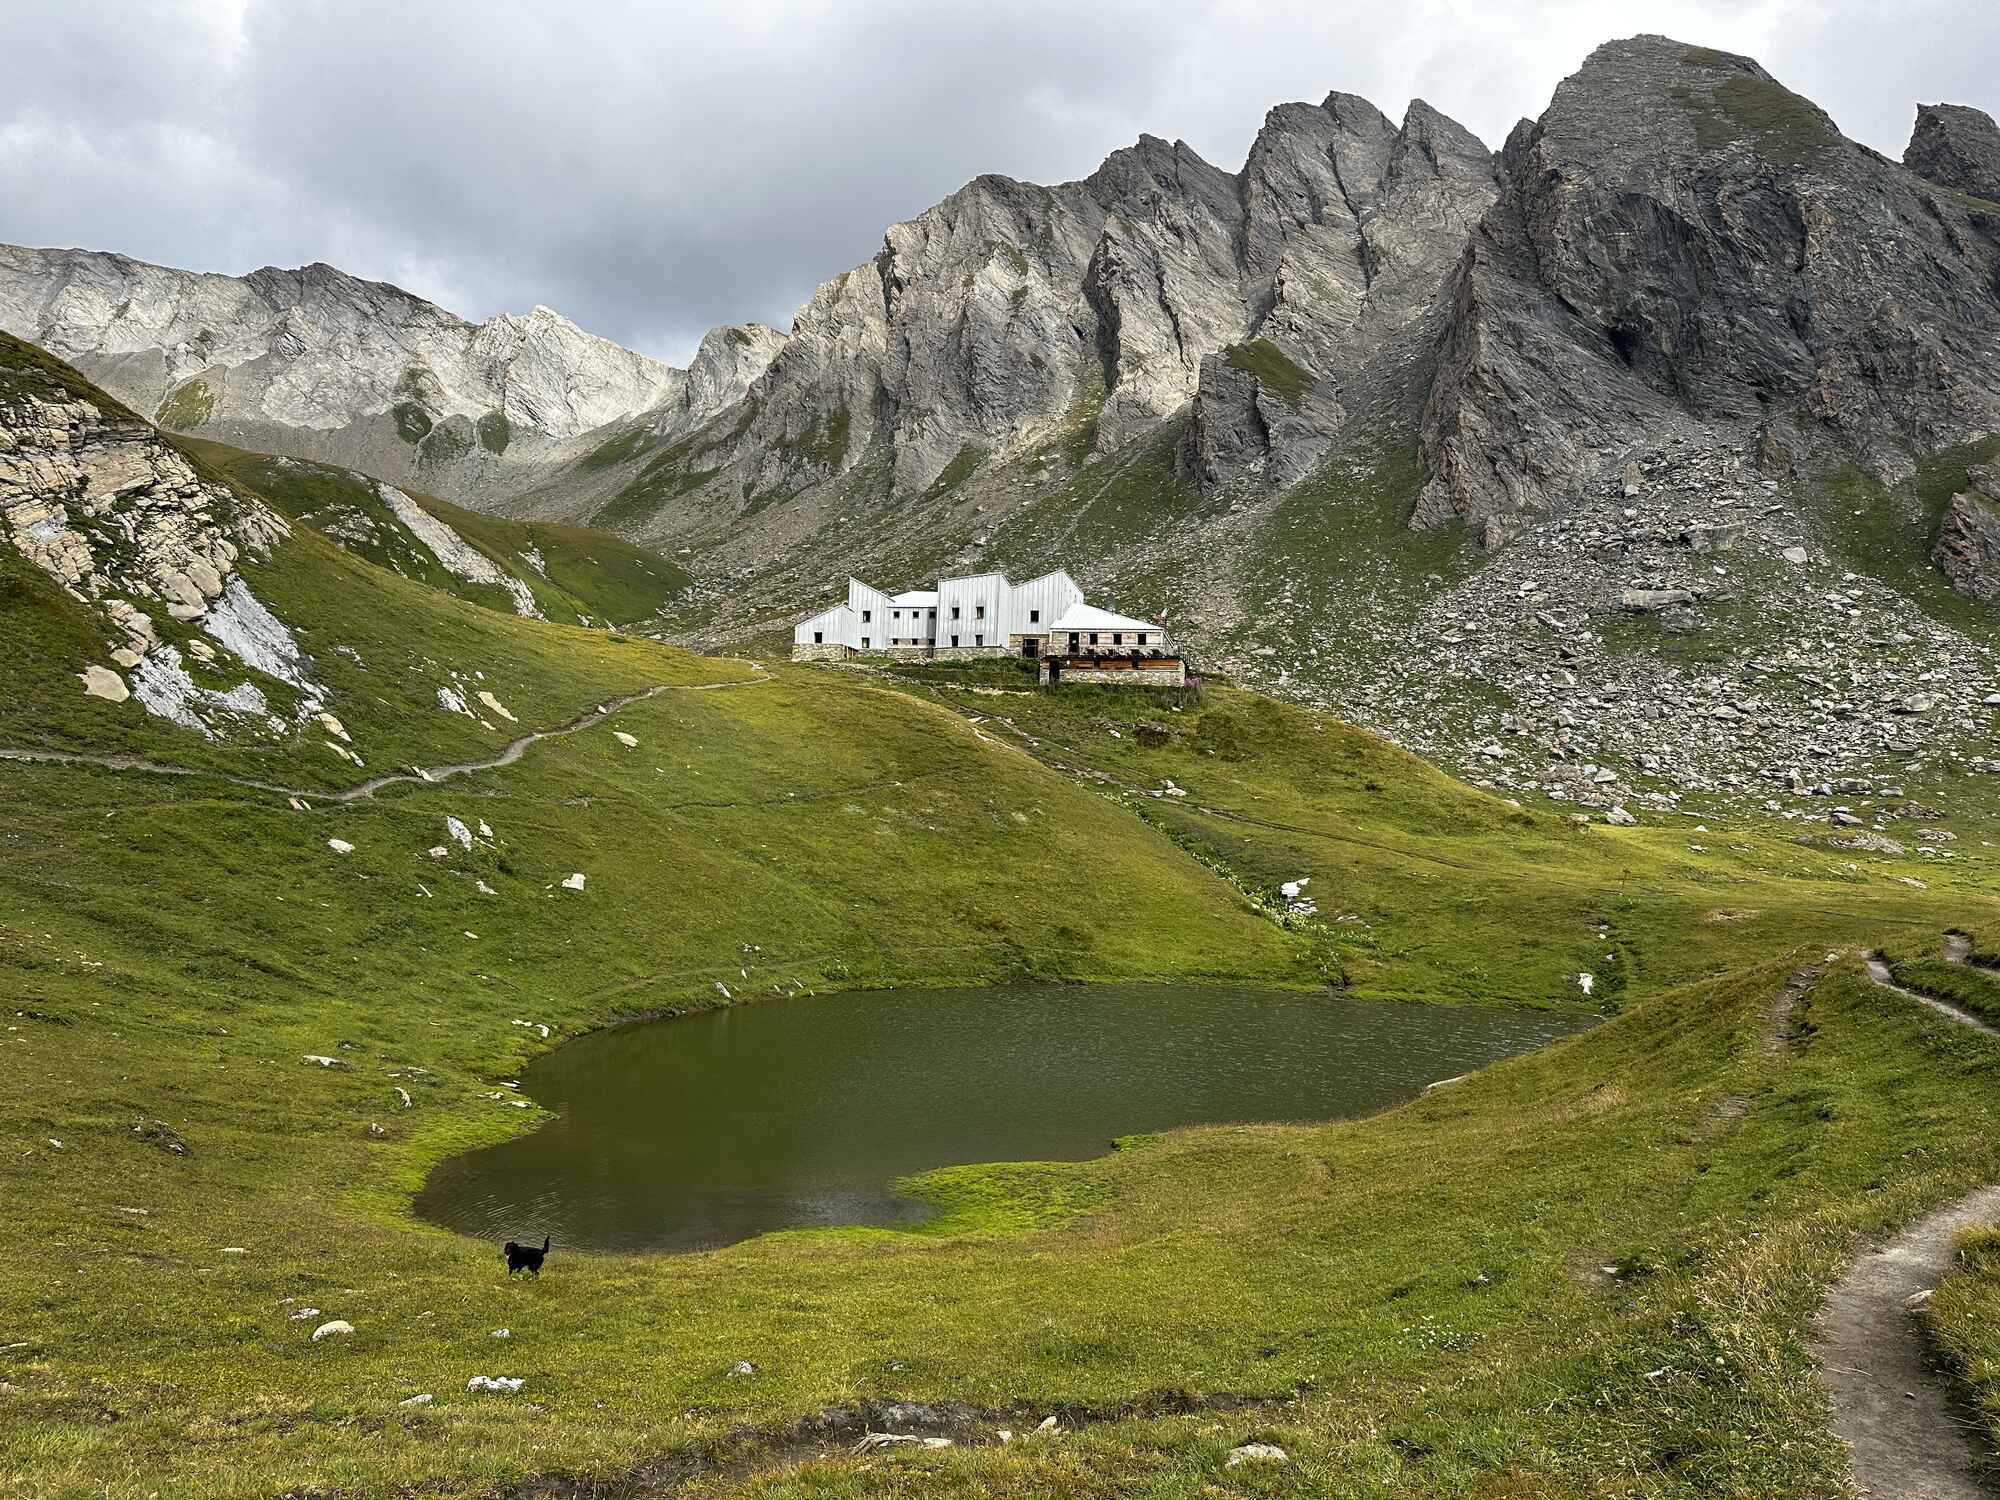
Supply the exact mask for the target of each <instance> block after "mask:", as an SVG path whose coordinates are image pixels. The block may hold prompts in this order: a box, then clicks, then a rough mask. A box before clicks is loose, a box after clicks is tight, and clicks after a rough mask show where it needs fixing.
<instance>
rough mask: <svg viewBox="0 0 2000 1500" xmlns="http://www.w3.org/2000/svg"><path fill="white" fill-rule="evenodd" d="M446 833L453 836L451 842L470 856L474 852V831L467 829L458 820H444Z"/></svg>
mask: <svg viewBox="0 0 2000 1500" xmlns="http://www.w3.org/2000/svg"><path fill="white" fill-rule="evenodd" d="M444 831H445V832H446V833H448V834H450V835H451V841H452V842H453V843H454V844H456V845H458V847H459V848H461V849H463V850H465V851H466V852H467V853H468V854H469V853H471V852H472V830H471V829H470V828H467V827H466V826H465V825H464V824H463V823H461V822H459V821H458V819H456V818H446V819H445V820H444Z"/></svg>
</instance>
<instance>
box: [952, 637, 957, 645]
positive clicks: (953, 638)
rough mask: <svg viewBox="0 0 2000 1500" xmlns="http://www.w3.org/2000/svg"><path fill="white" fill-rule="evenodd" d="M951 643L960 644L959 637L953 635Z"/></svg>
mask: <svg viewBox="0 0 2000 1500" xmlns="http://www.w3.org/2000/svg"><path fill="white" fill-rule="evenodd" d="M951 643H952V645H954V646H956V645H957V644H958V637H957V636H953V637H952V638H951Z"/></svg>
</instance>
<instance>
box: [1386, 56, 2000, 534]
mask: <svg viewBox="0 0 2000 1500" xmlns="http://www.w3.org/2000/svg"><path fill="white" fill-rule="evenodd" d="M1501 176H1502V180H1503V184H1504V186H1503V189H1502V193H1501V197H1500V199H1499V201H1498V202H1497V203H1496V204H1495V206H1494V208H1493V209H1492V211H1491V212H1490V213H1489V214H1488V215H1487V216H1486V218H1485V219H1484V220H1483V221H1482V222H1481V224H1480V225H1479V227H1478V229H1477V231H1476V232H1475V233H1474V234H1473V235H1472V237H1471V240H1470V243H1469V244H1468V246H1467V249H1466V252H1465V256H1464V259H1463V261H1462V262H1461V264H1460V266H1459V268H1458V271H1457V274H1456V276H1455V279H1454V283H1453V290H1452V297H1453V309H1452V316H1451V323H1450V327H1449V330H1448V332H1447V333H1446V335H1445V342H1444V348H1443V352H1442V358H1441V361H1440V365H1439V369H1438V374H1437V378H1436V381H1435V383H1434V385H1433V388H1432V390H1431V393H1430V397H1429V401H1428V404H1427V407H1426V410H1425V414H1424V421H1423V429H1422V435H1421V446H1422V454H1423V458H1424V461H1425V467H1426V470H1427V476H1428V477H1427V483H1426V487H1425V489H1424V492H1423V495H1422V499H1421V503H1420V505H1419V508H1418V518H1419V520H1420V521H1421V522H1424V523H1426V524H1438V523H1442V522H1444V521H1446V520H1450V519H1455V518H1456V519H1463V520H1465V521H1467V522H1468V523H1470V524H1471V526H1472V527H1473V528H1474V530H1475V532H1476V534H1478V535H1479V536H1480V537H1481V538H1482V539H1483V540H1484V541H1486V542H1487V543H1488V544H1489V545H1492V544H1496V543H1499V542H1502V541H1504V540H1506V539H1507V538H1508V537H1509V536H1510V535H1512V534H1513V533H1514V532H1515V531H1516V530H1518V529H1519V527H1520V526H1521V524H1522V522H1523V519H1524V517H1526V516H1528V515H1530V514H1532V513H1534V512H1538V511H1541V510H1546V509H1548V508H1549V507H1551V506H1554V505H1557V504H1559V503H1561V502H1562V501H1563V500H1564V499H1565V498H1566V497H1569V496H1571V495H1573V494H1575V493H1576V491H1577V489H1578V487H1579V485H1580V484H1582V483H1583V482H1584V481H1585V480H1586V479H1588V478H1590V477H1592V476H1593V475H1594V473H1595V470H1596V466H1597V465H1598V463H1599V462H1600V461H1602V460H1605V459H1609V458H1615V457H1616V456H1617V455H1618V453H1619V451H1620V450H1621V449H1623V448H1626V447H1629V446H1634V445H1637V444H1640V443H1642V442H1644V441H1649V440H1651V439H1653V438H1656V437H1657V435H1658V434H1659V433H1661V432H1663V431H1671V430H1675V429H1676V428H1679V427H1682V426H1685V425H1686V424H1687V423H1688V422H1689V421H1700V422H1706V423H1717V422H1721V423H1726V424H1730V425H1733V426H1735V427H1737V428H1739V429H1740V430H1741V431H1742V433H1743V441H1744V443H1745V446H1746V447H1748V446H1750V445H1751V444H1752V443H1753V442H1754V440H1755V439H1756V437H1757V435H1758V434H1759V433H1760V432H1761V431H1763V430H1766V429H1768V428H1769V427H1771V426H1773V425H1778V424H1784V425H1787V426H1791V427H1793V428H1795V429H1796V435H1797V438H1798V441H1799V442H1800V443H1802V444H1803V445H1804V446H1805V448H1806V449H1807V450H1808V451H1810V450H1814V449H1817V450H1822V451H1823V452H1824V453H1825V454H1828V455H1831V454H1838V455H1841V456H1843V457H1846V458H1850V459H1854V460H1858V461H1860V462H1861V463H1863V464H1864V465H1865V466H1867V467H1869V468H1870V469H1872V470H1874V471H1875V472H1876V473H1877V474H1879V475H1880V476H1882V477H1884V478H1897V477H1900V476H1901V475H1903V474H1905V473H1907V472H1908V468H1909V457H1908V455H1909V454H1910V453H1911V452H1920V451H1925V450H1931V449H1936V448H1939V447H1943V446H1946V445H1949V444H1952V443H1956V442H1962V441H1965V440H1967V439H1969V438H1972V437H1976V436H1980V435H1983V434H1984V433H1986V432H1990V431H1993V430H1995V429H1996V428H2000V365H1996V363H1995V361H1994V360H1993V359H1992V355H1991V351H1992V348H1993V340H1994V338H1995V336H1996V334H1997V333H2000V235H1995V234H1993V233H1991V232H1989V231H1988V230H1986V229H1984V228H1982V227H1981V225H1980V224H1978V223H1975V222H1974V218H1975V216H1976V211H1975V210H1974V209H1972V208H1969V207H1968V206H1967V204H1966V203H1965V202H1964V201H1963V200H1962V199H1961V198H1958V197H1955V196H1951V195H1945V194H1940V193H1939V192H1937V191H1936V190H1934V189H1933V188H1932V187H1930V186H1929V185H1928V184H1926V183H1924V182H1922V181H1921V180H1919V179H1917V178H1915V177H1913V176H1912V175H1911V174H1910V173H1909V172H1906V171H1904V170H1902V169H1901V168H1899V167H1897V166H1895V165H1894V164H1893V163H1890V162H1887V161H1884V160H1883V159H1882V158H1881V157H1879V156H1877V155H1875V154H1874V153H1873V152H1871V151H1868V150H1867V149H1866V148H1864V147H1861V146H1857V145H1855V144H1854V143H1853V142H1851V141H1849V140H1847V139H1845V138H1844V137H1843V136H1842V135H1841V134H1840V132H1839V131H1838V130H1837V129H1836V128H1835V126H1834V124H1833V122H1832V121H1831V120H1830V119H1828V118H1827V116H1826V115H1825V114H1824V113H1823V112H1822V111H1820V110H1819V109H1818V108H1817V107H1815V106H1814V105H1813V104H1811V103H1810V102H1808V101H1807V100H1805V99H1802V98H1800V97H1799V96H1798V95H1796V94H1793V93H1791V92H1790V91H1788V90H1787V89H1785V88H1784V86H1783V85H1782V84H1780V83H1778V82H1777V81H1776V80H1775V79H1774V78H1772V77H1771V76H1770V75H1769V74H1768V73H1766V72H1765V71H1764V70H1763V69H1762V68H1760V67H1759V66H1758V65H1757V64H1756V63H1754V62H1752V61H1751V60H1750V59H1748V58H1743V57H1735V56H1732V55H1729V54H1727V53H1720V52H1714V51H1710V50H1708V49H1705V48H1699V47H1689V46H1686V45H1683V44H1681V43H1679V42H1673V41H1669V40H1667V39H1666V38H1664V37H1638V38H1634V39H1632V40H1630V41H1623V42H1613V43H1609V44H1607V45H1606V46H1604V47H1601V48H1599V49H1598V50H1597V51H1596V52H1595V53H1593V54H1592V56H1591V57H1590V59H1589V60H1588V61H1587V62H1586V63H1585V65H1584V67H1583V68H1582V70H1581V71H1579V72H1578V73H1576V74H1575V75H1573V76H1572V77H1570V78H1568V79H1566V80H1565V81H1564V82H1563V84H1562V85H1561V86H1560V87H1559V88H1558V89H1557V91H1556V95H1555V99H1554V101H1553V102H1552V103H1551V104H1550V106H1549V109H1548V110H1547V112H1546V113H1545V114H1543V116H1542V117H1541V119H1540V120H1538V121H1536V122H1534V123H1533V124H1528V123H1525V122H1524V123H1523V124H1522V125H1521V126H1520V127H1517V129H1516V130H1515V132H1514V134H1513V136H1512V137H1511V138H1510V140H1509V141H1508V144H1507V147H1506V150H1505V152H1504V153H1503V162H1502V170H1501Z"/></svg>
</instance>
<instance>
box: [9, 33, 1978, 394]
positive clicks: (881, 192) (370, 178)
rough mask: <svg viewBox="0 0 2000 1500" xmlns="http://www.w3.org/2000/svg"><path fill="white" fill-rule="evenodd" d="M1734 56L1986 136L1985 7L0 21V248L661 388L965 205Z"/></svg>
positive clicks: (1876, 108)
mask: <svg viewBox="0 0 2000 1500" xmlns="http://www.w3.org/2000/svg"><path fill="white" fill-rule="evenodd" d="M1639 31H1660V32H1665V33H1667V34H1669V35H1673V36H1678V37H1680V38H1682V39H1684V40H1687V41H1691V42H1700V43H1703V44H1706V45H1709V46H1714V47H1722V48H1726V49H1728V50H1731V51H1737V52H1747V53H1750V54H1752V55H1753V56H1755V57H1757V58H1758V59H1759V60H1760V61H1762V62H1763V63H1764V65H1765V66H1766V67H1768V68H1769V69H1770V70H1771V71H1772V72H1773V73H1775V74H1776V75H1777V76H1778V77H1779V78H1780V79H1781V80H1783V81H1784V82H1785V83H1786V84H1788V85H1789V86H1790V87H1792V88H1794V89H1796V90H1798V91H1799V92H1801V93H1804V94H1807V95H1809V96H1810V97H1812V98H1813V99H1815V100H1816V101H1817V102H1818V103H1820V104H1821V105H1823V106H1824V107H1825V108H1826V109H1827V110H1828V111H1829V112H1830V113H1831V114H1832V115H1833V117H1834V118H1835V119H1836V120H1837V121H1838V122H1839V123H1840V125H1841V127H1842V128H1843V129H1844V130H1845V131H1846V132H1847V133H1848V134H1849V135H1851V136H1853V137H1855V138H1856V139H1858V140H1861V141H1864V142H1866V143H1867V144H1869V145H1871V146H1874V147H1875V148H1876V149H1877V150H1880V151H1882V152H1885V153H1886V154H1888V155H1891V156H1900V155H1901V154H1902V149H1903V145H1904V142H1905V141H1906V139H1907V138H1908V135H1909V128H1910V121H1911V117H1912V113H1913V111H1914V108H1915V105H1916V104H1917V103H1918V102H1919V101H1924V102H1934V101H1937V100H1940V99H1942V100H1949V101H1952V102H1957V103H1968V104H1976V105H1978V106H1980V107H1981V108H1983V109H1985V110H1987V111H1988V112H1990V113H2000V0H1656V3H1651V4H1642V3H1632V0H1404V3H1397V0H1359V3H1357V0H1093V3H1091V4H1089V5H1079V4H1077V3H1076V0H1005V3H999V0H981V3H960V0H848V3H844V4H843V3H838V0H596V3H586V0H578V3H576V4H573V5H564V4H551V3H549V0H532V3H516V0H323V3H322V0H0V58H4V59H5V60H6V62H5V87H4V90H0V240H5V241H11V242H14V243H23V244H31V245H81V246H86V247H89V248H92V249H107V250H118V251H122V252H124V253H126V254H128V255H134V256H138V257H139V258H141V259H145V260H154V261H161V262H164V263H166V264H169V265H177V266H186V267H191V268H196V269H201V270H217V271H228V272H231V273H234V274H241V273H243V272H246V271H249V270H252V269H254V268H256V267H257V266H260V265H265V264H278V265H286V266H292V265H301V264H304V263H306V262H309V261H315V260H324V261H330V262H332V263H333V264H335V265H337V266H340V267H341V268H342V269H344V270H347V271H351V272H353V273H355V274H356V275H360V276H367V277H371V278H375V279H380V280H385V281H393V282H395V283H397V284H399V285H401V286H404V287H407V288H409V289H411V290H412V291H415V292H418V293H420V294H421V295H423V296H426V297H430V298H432V299H434V300H436V301H438V302H440V303H442V304H444V305H445V306H447V307H449V308H451V309H453V310H454V311H457V312H460V313H463V314H465V315H466V316H468V317H474V318H483V317H486V316H488V315H490V314H492V313H494V312H499V311H505V310H512V311H525V310H526V309H527V308H528V307H530V306H532V305H533V304H535V303H537V302H544V303H547V304H548V305H550V306H552V307H555V308H557V309H559V310H560V311H562V312H565V313H567V314H569V315H570V316H571V317H573V318H575V319H576V320H577V321H578V322H580V323H582V324H583V325H584V326H585V327H586V328H589V329H591V330H592V331H593V332H596V333H601V334H604V335H605V336H606V337H609V338H613V339H617V340H618V341H620V342H621V343H625V344H629V345H632V346H634V347H636V348H640V349H644V350H646V351H647V352H649V353H653V354H657V355H659V356H660V357H662V358H665V359H671V360H673V361H675V362H676V363H679V362H681V361H683V360H684V359H685V358H686V356H687V355H688V353H689V352H690V351H691V350H692V348H693V346H694V343H695V341H696V340H697V339H698V338H699V337H700V335H701V333H702V331H703V330H704V329H706V328H708V327H709V326H711V325H713V324H716V323H722V322H737V321H745V320H750V319H759V320H762V321H765V322H770V323H774V324H776V325H778V326H779V327H785V326H788V325H789V323H790V320H791V316H792V313H793V312H794V311H795V310H796V309H797V308H798V306H799V305H800V304H801V303H802V302H803V301H804V300H805V299H806V298H807V296H809V295H810V293H811V291H812V288H813V287H814V286H815V285H817V284H818V283H819V282H821V281H823V280H825V279H827V278H828V277H830V276H833V275H836V274H838V273H839V272H840V271H842V270H844V269H846V268H847V267H848V266H851V265H854V264H856V263H858V262H860V261H862V260H865V259H866V258H868V257H869V256H871V255H872V254H874V252H875V250H876V249H877V247H878V246H879V244H880V242H881V235H882V230H883V229H884V228H885V227H886V226H887V225H888V224H890V223H892V222H894V221H895V220H897V219H903V218H908V217H910V216H911V215H913V214H916V213H919V212H921V211H922V210H923V209H924V208H925V207H927V206H928V205H929V204H931V203H933V202H935V201H936V200H937V199H938V198H940V197H942V196H943V195H945V194H946V193H948V192H950V191H951V190H952V189H954V188H956V187H957V186H959V185H960V184H961V183H963V182H964V181H965V180H966V179H967V178H969V177H972V176H974V175H977V174H978V173H981V172H1001V173H1005V174H1007V175H1009V176H1014V177H1021V178H1027V179H1030V180H1034V181H1043V182H1053V181H1060V180H1064V179H1067V178H1072V177H1079V176H1082V175H1084V174H1086V173H1088V172H1089V171H1090V170H1091V169H1092V168H1093V167H1095V166H1096V164H1097V163H1098V162H1099V161H1100V160H1101V159H1102V158H1103V156H1104V155H1105V154H1106V153H1107V152H1108V151H1111V150H1113V149H1115V148H1116V147H1118V146H1120V145H1124V144H1126V143H1128V142H1130V141H1131V140H1132V139H1133V138H1134V137H1136V136H1137V135H1138V134H1139V133H1140V132H1141V131H1149V132H1151V133H1152V134H1154V135H1160V136H1165V137H1167V138H1168V139H1174V138H1176V137H1178V138H1180V139H1184V140H1186V141H1187V142H1188V143H1189V144H1190V145H1192V146H1193V147H1194V148H1195V149H1196V150H1197V151H1199V152H1200V153H1201V154H1202V155H1203V156H1204V157H1206V158H1208V159H1209V160H1210V161H1212V162H1215V163H1217V164H1218V165H1221V166H1224V167H1227V168H1229V169H1231V170H1234V169H1235V168H1236V167H1238V166H1240V165H1241V163H1242V159H1243V154H1244V151H1245V149H1246V148H1247V147H1248V145H1249V143H1250V139H1251V137H1252V136H1253V135H1254V134H1255V132H1256V129H1257V126H1258V124H1259V122H1260V121H1261V120H1262V118H1263V115H1264V111H1265V110H1266V109H1267V108H1269V107H1270V106H1271V105H1272V104H1275V103H1278V102H1280V101H1283V100H1290V99H1312V100H1317V99H1320V98H1322V97H1324V96H1325V94H1326V93H1327V92H1328V91H1329V90H1331V89H1336V88H1338V89H1345V90H1349V91H1352V92H1354V93H1358V94H1364V95H1366V96H1367V97H1368V98H1370V99H1372V100H1374V101H1375V103H1376V104H1377V105H1379V106H1380V107H1381V108H1382V109H1383V110H1384V111H1385V112H1386V113H1388V114H1389V115H1390V116H1392V117H1400V115H1401V113H1402V109H1403V106H1404V104H1405V103H1406V102H1407V101H1408V100H1409V99H1410V98H1412V97H1417V96H1420V97H1422V98H1425V99H1427V100H1429V101H1430V103H1431V104H1433V105H1434V106H1436V107H1437V108H1439V109H1441V110H1443V111H1444V112H1445V113H1446V114H1449V115H1451V116H1453V117H1455V118H1456V119H1458V120H1460V121H1462V122H1463V123H1464V124H1465V125H1467V126H1469V127H1470V128H1471V129H1472V130H1473V131H1474V132H1475V133H1477V134H1478V135H1479V136H1480V137H1481V138H1483V139H1484V140H1486V141H1487V142H1488V143H1489V144H1493V145H1497V144H1498V143H1499V142H1500V141H1501V140H1502V139H1503V138H1504V137H1505V135H1506V132H1507V130H1508V128H1509V127H1510V126H1511V125H1512V124H1513V122H1514V121H1515V120H1516V119H1517V118H1519V117H1520V116H1522V115H1533V114H1538V113H1540V111H1541V110H1542V108H1543V107H1544V106H1545V105H1546V104H1547V102H1548V98H1549V94H1550V92H1551V91H1552V90H1553V89H1554V87H1555V85H1556V83H1557V82H1558V81H1559V80H1560V79H1561V78H1562V77H1563V76H1564V75H1565V74H1567V73H1570V72H1572V71H1574V70H1575V68H1576V66H1577V65H1578V63H1579V62H1581V61H1582V59H1583V57H1584V55H1585V54H1586V53H1587V52H1589V50H1590V49H1591V48H1592V47H1593V46H1595V45H1596V44H1597V43H1599V42H1601V41H1604V40H1606V39H1608V38H1611V37H1616V36H1626V35H1630V34H1632V33H1634V32H1639Z"/></svg>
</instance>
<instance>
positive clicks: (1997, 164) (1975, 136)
mask: <svg viewBox="0 0 2000 1500" xmlns="http://www.w3.org/2000/svg"><path fill="white" fill-rule="evenodd" d="M1903 165H1904V166H1906V167H1908V168H1909V169H1910V170H1911V171H1912V172H1915V173H1916V174H1917V175H1918V176H1919V177H1922V178H1924V179H1926V180H1927V181H1930V182H1935V183H1936V184H1937V185H1938V186H1939V187H1944V188H1950V189H1951V190H1952V191H1954V192H1959V193H1970V194H1971V195H1972V196H1973V197H1975V198H1985V199H1989V200H1993V201H2000V126H1996V125H1995V124H1994V123H1993V117H1992V116H1991V115H1989V114H1987V113H1986V111H1984V110H1981V109H1973V108H1972V107H1971V106H1970V105H1965V104H1925V105H1921V106H1919V107H1918V109H1917V126H1916V129H1915V130H1914V131H1913V132H1911V135H1910V144H1909V145H1908V146H1907V147H1905V148H1904V151H1903Z"/></svg>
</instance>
